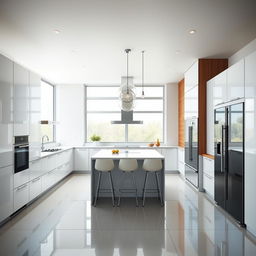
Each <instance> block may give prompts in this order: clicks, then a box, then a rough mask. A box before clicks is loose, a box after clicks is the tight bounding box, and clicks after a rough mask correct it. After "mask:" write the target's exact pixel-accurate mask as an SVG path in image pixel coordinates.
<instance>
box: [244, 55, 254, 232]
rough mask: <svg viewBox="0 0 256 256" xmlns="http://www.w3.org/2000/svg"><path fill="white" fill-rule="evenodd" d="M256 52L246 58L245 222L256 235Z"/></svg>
mask: <svg viewBox="0 0 256 256" xmlns="http://www.w3.org/2000/svg"><path fill="white" fill-rule="evenodd" d="M255 67H256V52H254V53H253V54H251V55H249V56H248V57H246V58H245V171H244V174H245V180H244V184H245V224H246V225H247V229H248V230H249V231H250V232H252V233H253V234H254V235H256V221H255V216H256V204H255V203H252V202H254V201H255V199H254V197H255V195H256V186H255V181H256V171H255V166H256V128H255V127H256V72H255Z"/></svg>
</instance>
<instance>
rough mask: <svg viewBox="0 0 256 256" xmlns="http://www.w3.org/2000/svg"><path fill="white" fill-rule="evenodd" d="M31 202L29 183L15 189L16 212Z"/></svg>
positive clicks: (14, 206)
mask: <svg viewBox="0 0 256 256" xmlns="http://www.w3.org/2000/svg"><path fill="white" fill-rule="evenodd" d="M28 202H29V183H26V184H23V185H21V186H20V187H17V188H15V189H14V192H13V208H14V212H16V211H17V210H19V209H20V208H21V207H23V206H24V205H26V204H27V203H28Z"/></svg>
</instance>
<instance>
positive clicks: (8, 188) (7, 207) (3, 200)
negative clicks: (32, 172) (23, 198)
mask: <svg viewBox="0 0 256 256" xmlns="http://www.w3.org/2000/svg"><path fill="white" fill-rule="evenodd" d="M12 212H13V166H8V167H4V168H0V222H1V221H3V220H4V219H6V218H7V217H8V216H10V215H11V214H12Z"/></svg>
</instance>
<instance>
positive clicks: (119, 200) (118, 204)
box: [117, 171, 125, 207]
mask: <svg viewBox="0 0 256 256" xmlns="http://www.w3.org/2000/svg"><path fill="white" fill-rule="evenodd" d="M124 176H125V172H124V171H123V172H122V174H121V182H120V185H119V197H118V203H117V206H118V207H119V206H120V203H121V191H120V189H122V186H123V181H124Z"/></svg>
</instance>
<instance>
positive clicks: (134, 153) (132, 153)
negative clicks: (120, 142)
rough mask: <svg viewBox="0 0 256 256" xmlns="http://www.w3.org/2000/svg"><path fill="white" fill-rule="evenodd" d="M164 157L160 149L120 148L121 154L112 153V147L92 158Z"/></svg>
mask: <svg viewBox="0 0 256 256" xmlns="http://www.w3.org/2000/svg"><path fill="white" fill-rule="evenodd" d="M124 158H130V159H131V158H132V159H164V156H163V155H161V154H160V153H159V152H158V151H156V150H153V149H148V150H147V149H144V150H136V149H130V150H120V151H119V154H112V150H111V149H102V150H100V151H99V152H97V153H96V154H94V155H93V156H92V157H91V159H124Z"/></svg>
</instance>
